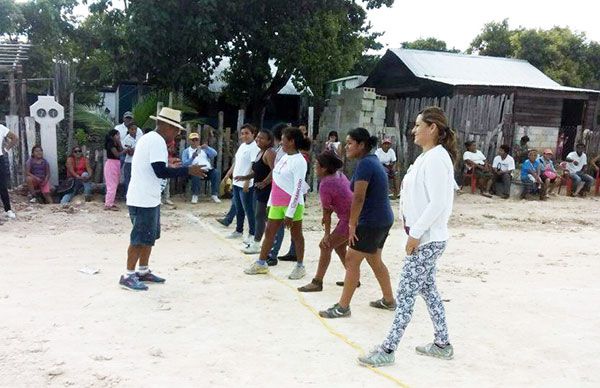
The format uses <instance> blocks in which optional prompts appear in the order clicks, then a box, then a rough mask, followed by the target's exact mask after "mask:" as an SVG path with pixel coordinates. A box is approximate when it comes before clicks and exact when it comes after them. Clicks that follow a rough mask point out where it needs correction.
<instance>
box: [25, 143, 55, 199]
mask: <svg viewBox="0 0 600 388" xmlns="http://www.w3.org/2000/svg"><path fill="white" fill-rule="evenodd" d="M25 175H26V176H27V188H28V189H29V202H31V203H35V202H36V199H35V195H36V194H37V191H38V190H39V191H41V192H42V195H43V196H44V199H45V200H46V203H52V197H51V196H50V164H48V161H46V159H44V151H43V150H42V147H40V146H39V145H36V146H33V148H32V149H31V157H30V158H29V160H27V163H26V165H25Z"/></svg>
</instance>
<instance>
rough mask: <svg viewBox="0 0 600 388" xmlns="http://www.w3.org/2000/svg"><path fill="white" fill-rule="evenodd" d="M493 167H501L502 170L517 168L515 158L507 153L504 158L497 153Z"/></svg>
mask: <svg viewBox="0 0 600 388" xmlns="http://www.w3.org/2000/svg"><path fill="white" fill-rule="evenodd" d="M492 167H493V168H496V169H497V168H498V167H500V171H512V170H514V169H515V160H514V159H513V157H512V156H510V155H506V158H504V159H502V158H501V157H500V155H496V157H495V158H494V161H493V162H492Z"/></svg>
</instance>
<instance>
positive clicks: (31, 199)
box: [29, 197, 37, 203]
mask: <svg viewBox="0 0 600 388" xmlns="http://www.w3.org/2000/svg"><path fill="white" fill-rule="evenodd" d="M29 203H37V198H36V197H31V198H30V199H29Z"/></svg>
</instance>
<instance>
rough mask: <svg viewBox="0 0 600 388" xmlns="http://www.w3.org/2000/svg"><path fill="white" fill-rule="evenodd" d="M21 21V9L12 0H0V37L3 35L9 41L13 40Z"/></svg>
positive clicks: (22, 20)
mask: <svg viewBox="0 0 600 388" xmlns="http://www.w3.org/2000/svg"><path fill="white" fill-rule="evenodd" d="M23 22H24V18H23V14H22V12H21V9H20V8H19V7H18V6H17V4H16V3H15V1H14V0H0V38H2V37H4V38H5V39H6V40H7V41H9V42H11V41H14V40H15V39H16V35H17V32H18V30H19V26H20V25H21V24H22V23H23ZM0 40H1V39H0Z"/></svg>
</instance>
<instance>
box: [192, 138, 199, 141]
mask: <svg viewBox="0 0 600 388" xmlns="http://www.w3.org/2000/svg"><path fill="white" fill-rule="evenodd" d="M192 141H200V139H198V138H194V139H192Z"/></svg>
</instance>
